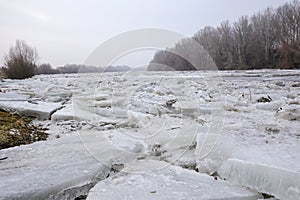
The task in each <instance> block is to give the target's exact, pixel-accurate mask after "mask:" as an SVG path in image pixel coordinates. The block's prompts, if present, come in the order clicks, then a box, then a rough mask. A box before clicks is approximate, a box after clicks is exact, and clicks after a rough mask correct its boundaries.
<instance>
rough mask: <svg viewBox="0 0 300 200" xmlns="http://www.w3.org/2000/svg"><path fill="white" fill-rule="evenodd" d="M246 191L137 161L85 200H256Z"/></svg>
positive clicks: (161, 164)
mask: <svg viewBox="0 0 300 200" xmlns="http://www.w3.org/2000/svg"><path fill="white" fill-rule="evenodd" d="M260 197H261V196H260V195H259V194H258V193H256V192H253V191H251V190H249V189H246V188H243V187H239V186H233V185H230V184H228V183H226V182H225V181H221V180H215V179H214V178H213V177H210V176H208V175H205V174H200V173H197V172H195V171H191V170H186V169H183V168H181V167H176V166H172V165H170V164H168V163H166V162H160V161H153V160H145V161H136V162H133V163H131V164H130V165H129V166H127V167H126V168H124V169H123V170H122V172H121V173H119V174H117V175H116V176H115V177H112V178H109V179H106V180H104V181H101V182H99V183H98V184H97V185H96V186H95V187H94V188H92V189H91V190H90V192H89V195H88V198H87V199H88V200H96V199H141V198H142V199H206V200H209V199H219V200H221V199H224V200H225V199H226V200H229V199H230V200H235V199H236V200H252V199H253V200H256V199H258V198H260Z"/></svg>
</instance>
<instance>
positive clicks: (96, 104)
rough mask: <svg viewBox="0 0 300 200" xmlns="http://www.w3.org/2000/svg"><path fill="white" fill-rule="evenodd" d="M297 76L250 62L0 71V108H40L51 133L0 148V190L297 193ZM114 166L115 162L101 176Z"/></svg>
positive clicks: (38, 194)
mask: <svg viewBox="0 0 300 200" xmlns="http://www.w3.org/2000/svg"><path fill="white" fill-rule="evenodd" d="M220 75H222V77H220ZM299 77H300V71H299V70H286V71H280V70H253V71H222V72H214V71H204V72H127V73H102V74H68V75H63V74H60V75H41V76H35V77H33V78H31V79H26V80H4V81H2V82H0V87H1V92H0V108H1V109H6V110H10V111H13V112H17V113H19V114H22V115H31V116H36V117H38V119H36V120H35V121H34V123H37V124H42V125H43V126H45V127H46V128H48V129H49V130H48V131H47V132H48V133H49V134H50V136H49V139H48V140H47V141H43V142H37V143H34V144H31V145H25V146H20V147H14V148H10V149H5V150H0V158H3V157H8V159H6V160H1V161H0V191H1V194H0V199H1V198H2V199H3V198H4V199H6V198H8V199H9V198H10V199H11V198H20V199H26V198H27V199H32V198H33V199H34V198H35V199H39V198H50V196H51V195H52V197H51V198H54V199H55V198H56V199H63V198H67V197H70V198H71V197H72V198H73V197H76V196H78V195H79V194H83V193H84V194H87V193H88V191H89V189H90V188H91V187H92V186H93V185H94V184H96V183H98V184H97V185H96V186H95V187H94V188H93V189H92V190H91V192H90V194H89V196H88V198H89V199H96V198H97V197H100V196H101V195H103V198H104V197H110V195H117V194H121V193H123V192H124V193H125V195H123V196H122V197H127V198H130V195H133V196H132V198H134V197H138V196H137V195H145V198H146V199H147V198H158V199H159V198H164V197H166V196H168V195H169V196H170V198H171V197H175V198H178V197H179V198H180V197H185V198H188V199H193V198H194V199H201V198H202V199H213V198H217V199H234V198H235V199H257V198H261V197H260V196H257V193H258V192H259V193H267V194H269V195H273V196H275V198H277V199H297V197H298V196H299V190H300V189H299V180H300V179H299V178H297V177H298V176H299V174H300V171H299V169H300V167H299V166H300V157H299V152H300V149H299V146H300V134H299V130H300V129H299V128H300V127H299V121H300V103H299V102H300V95H299V94H300V87H297V84H298V83H299V82H300V80H299ZM268 96H269V97H270V98H271V99H272V101H271V102H266V103H259V102H257V100H258V99H259V98H261V97H268ZM171 101H172V102H174V104H172V105H170V104H169V103H167V102H171ZM175 101H176V102H175ZM56 136H59V138H58V139H57V137H56ZM143 160H144V161H143ZM116 163H117V164H120V165H124V166H125V169H123V171H122V172H120V173H117V174H116V175H112V174H111V176H110V177H109V178H107V179H105V178H106V176H108V174H110V171H111V168H112V166H114V164H116ZM170 164H171V165H170ZM166 165H167V166H166ZM183 168H187V169H190V170H187V169H183ZM129 169H132V170H131V171H130V170H129ZM124 170H126V171H124ZM195 170H198V171H199V173H197V172H196V171H195ZM136 171H139V173H136ZM207 174H208V175H213V174H215V175H216V174H218V175H219V176H220V177H221V178H225V179H226V180H223V181H220V178H219V177H218V181H216V180H214V178H213V177H210V176H208V175H207ZM95 177H101V178H95ZM95 179H96V180H95ZM100 179H101V180H100ZM102 179H105V180H102ZM128 183H131V185H128ZM159 183H162V184H165V185H167V187H159ZM209 184H212V185H213V186H214V187H211V186H210V187H208V186H209ZM232 184H234V185H235V186H233V185H232ZM186 185H189V187H186ZM133 186H136V187H133ZM140 186H144V187H140ZM244 187H248V188H250V189H251V190H252V191H250V190H249V189H245V188H244ZM103 188H105V191H102V189H103ZM191 188H193V190H191ZM116 189H118V191H120V192H119V193H116V192H114V191H115V190H116ZM2 191H3V192H2ZM80 191H81V192H80ZM154 191H155V192H154ZM220 191H222V192H220ZM223 191H224V192H223ZM253 191H256V192H253ZM162 192H166V194H168V195H163V194H165V193H163V194H162ZM1 195H2V196H1ZM99 195H100V196H99ZM135 195H136V196H135ZM172 195H173V196H172ZM205 195H206V196H205ZM297 195H298V196H297ZM101 197H102V196H101ZM112 197H115V198H118V196H112ZM139 197H140V196H139Z"/></svg>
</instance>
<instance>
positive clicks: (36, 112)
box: [0, 101, 62, 120]
mask: <svg viewBox="0 0 300 200" xmlns="http://www.w3.org/2000/svg"><path fill="white" fill-rule="evenodd" d="M61 107H62V105H61V103H52V102H41V101H35V102H30V101H0V108H2V109H4V110H7V111H11V112H15V113H17V114H19V115H25V116H31V117H37V118H39V119H41V120H46V119H49V118H50V116H51V115H52V113H53V112H55V111H56V110H58V109H59V108H61Z"/></svg>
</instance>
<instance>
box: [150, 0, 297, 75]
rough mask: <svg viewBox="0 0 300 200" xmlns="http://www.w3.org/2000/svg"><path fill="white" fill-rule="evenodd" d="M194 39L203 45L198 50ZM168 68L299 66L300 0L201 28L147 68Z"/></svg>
mask: <svg viewBox="0 0 300 200" xmlns="http://www.w3.org/2000/svg"><path fill="white" fill-rule="evenodd" d="M195 41H196V42H197V43H199V44H200V46H201V48H203V49H199V47H198V49H197V50H196V51H195V48H196V47H193V46H195V45H193V43H195ZM199 50H200V51H199ZM191 60H192V61H191ZM167 68H169V69H171V70H179V71H182V70H201V69H214V68H217V69H219V70H247V69H269V68H273V69H300V1H298V0H294V1H292V2H290V3H285V4H284V5H282V6H280V7H278V8H276V9H274V8H272V7H269V8H267V9H265V10H263V11H259V12H257V13H255V14H253V15H252V16H242V17H240V18H239V20H238V21H236V22H233V23H231V22H229V21H223V22H222V23H221V24H220V25H219V26H218V27H211V26H207V27H204V28H202V29H200V30H199V31H198V32H197V33H195V34H194V35H193V36H192V37H190V38H185V39H183V40H181V41H179V42H178V43H177V44H176V45H175V47H173V48H169V49H166V50H159V51H157V52H156V53H155V55H154V57H153V59H152V61H151V62H150V64H149V67H148V70H150V71H151V70H167Z"/></svg>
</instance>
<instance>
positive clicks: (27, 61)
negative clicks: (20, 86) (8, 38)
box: [3, 40, 38, 79]
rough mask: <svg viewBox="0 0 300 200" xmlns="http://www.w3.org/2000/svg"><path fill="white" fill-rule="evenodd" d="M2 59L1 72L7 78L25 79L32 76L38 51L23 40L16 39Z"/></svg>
mask: <svg viewBox="0 0 300 200" xmlns="http://www.w3.org/2000/svg"><path fill="white" fill-rule="evenodd" d="M4 59H5V63H4V67H3V72H4V73H5V75H6V77H7V78H11V79H25V78H30V77H32V76H34V72H35V69H36V62H37V60H38V53H37V51H36V50H35V49H34V48H32V47H30V46H28V45H27V44H26V43H25V41H23V40H17V41H16V45H15V46H13V47H11V48H10V50H9V53H8V55H6V56H5V58H4Z"/></svg>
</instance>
